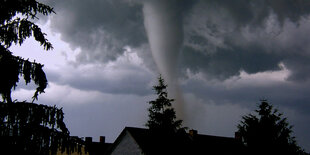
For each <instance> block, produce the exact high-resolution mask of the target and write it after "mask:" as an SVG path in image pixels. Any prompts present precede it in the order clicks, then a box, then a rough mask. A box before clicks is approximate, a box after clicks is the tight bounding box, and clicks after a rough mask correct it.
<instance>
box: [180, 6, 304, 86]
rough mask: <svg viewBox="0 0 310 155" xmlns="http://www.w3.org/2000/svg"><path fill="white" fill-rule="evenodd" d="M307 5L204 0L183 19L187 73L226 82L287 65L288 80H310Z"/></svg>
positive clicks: (184, 63)
mask: <svg viewBox="0 0 310 155" xmlns="http://www.w3.org/2000/svg"><path fill="white" fill-rule="evenodd" d="M307 5H309V2H308V1H299V2H295V1H294V2H293V1H289V0H287V1H272V2H271V1H247V2H244V1H237V2H235V1H234V2H228V1H216V2H213V1H212V2H210V1H200V2H199V3H197V4H196V5H194V7H193V9H192V10H191V11H190V12H189V13H188V14H187V15H186V16H185V20H184V22H185V24H184V32H185V35H184V36H185V42H184V49H183V59H182V63H181V64H182V65H183V72H184V71H186V69H190V70H191V71H193V72H203V73H205V76H206V78H209V79H222V80H225V79H228V78H230V77H233V76H236V75H239V73H240V71H241V70H243V71H245V72H247V73H251V74H255V73H257V72H263V71H276V70H280V69H281V68H279V67H278V65H279V64H280V63H283V64H284V65H285V66H286V67H287V68H288V69H289V70H291V71H292V72H291V73H292V74H291V75H290V77H288V80H293V81H306V80H308V79H309V77H310V76H309V75H308V74H307V73H306V72H305V70H307V69H308V68H309V66H310V64H309V63H308V61H305V60H309V58H310V54H309V46H308V43H309V41H310V40H309V39H308V37H307V36H308V35H309V30H308V29H309V25H310V23H309V20H308V16H309V9H308V8H306V7H304V6H307ZM299 9H300V10H299ZM300 60H301V61H300Z"/></svg>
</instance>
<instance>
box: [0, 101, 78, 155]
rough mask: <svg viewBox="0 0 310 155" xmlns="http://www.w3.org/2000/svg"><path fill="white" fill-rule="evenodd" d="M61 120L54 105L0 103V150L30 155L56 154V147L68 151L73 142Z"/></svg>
mask: <svg viewBox="0 0 310 155" xmlns="http://www.w3.org/2000/svg"><path fill="white" fill-rule="evenodd" d="M63 119H64V113H63V111H62V109H58V108H57V107H55V106H47V105H38V104H34V103H26V102H16V103H14V104H10V103H0V123H1V124H0V137H1V138H0V144H1V147H3V148H2V151H4V150H5V151H4V152H10V154H25V153H26V154H34V155H36V154H38V155H39V154H56V153H57V151H58V150H59V148H61V150H62V151H65V150H66V151H69V150H70V151H72V150H73V148H72V147H76V144H77V139H74V140H73V139H71V137H70V136H69V131H68V129H67V128H66V125H65V123H64V122H63ZM79 147H80V145H79Z"/></svg>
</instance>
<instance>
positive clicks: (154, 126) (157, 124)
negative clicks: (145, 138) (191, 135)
mask: <svg viewBox="0 0 310 155" xmlns="http://www.w3.org/2000/svg"><path fill="white" fill-rule="evenodd" d="M153 88H154V90H155V92H156V95H157V98H156V99H155V100H152V101H150V102H149V104H150V105H151V107H150V108H149V109H148V111H149V120H148V121H147V123H146V126H147V127H149V129H151V130H154V131H164V132H176V131H177V130H178V129H180V128H181V126H182V120H176V113H175V111H174V109H173V108H172V107H171V105H172V102H173V101H174V99H169V98H168V92H167V85H166V84H165V81H164V79H163V78H162V77H161V76H160V77H159V78H158V85H155V86H153Z"/></svg>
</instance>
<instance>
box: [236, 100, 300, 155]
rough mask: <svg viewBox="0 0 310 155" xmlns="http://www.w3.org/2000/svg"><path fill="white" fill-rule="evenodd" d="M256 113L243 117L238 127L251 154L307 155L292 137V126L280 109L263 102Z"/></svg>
mask: <svg viewBox="0 0 310 155" xmlns="http://www.w3.org/2000/svg"><path fill="white" fill-rule="evenodd" d="M255 112H256V115H254V114H248V115H245V116H243V117H242V121H241V122H240V124H239V125H238V132H239V133H240V135H241V137H242V140H243V142H244V144H245V146H246V148H247V149H248V151H249V152H248V153H249V154H253V155H256V154H290V155H306V153H305V152H304V150H302V149H301V148H300V147H299V146H298V145H297V143H296V140H295V137H293V136H292V132H293V130H292V126H291V125H289V123H288V121H287V118H285V117H283V114H282V113H280V112H279V111H278V109H275V108H274V107H273V106H272V105H270V104H269V103H268V102H267V101H266V100H262V101H261V104H259V106H258V109H257V110H255Z"/></svg>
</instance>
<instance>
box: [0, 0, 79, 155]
mask: <svg viewBox="0 0 310 155" xmlns="http://www.w3.org/2000/svg"><path fill="white" fill-rule="evenodd" d="M51 13H54V10H53V8H51V7H49V6H47V5H45V4H42V3H40V2H37V0H0V41H1V42H0V73H1V76H0V94H1V95H2V98H3V102H0V147H1V151H3V152H8V153H10V154H34V155H39V154H40V155H42V154H43V155H45V154H46V155H50V154H52V155H54V154H56V153H57V151H58V149H61V150H62V151H64V150H66V151H67V152H68V153H70V152H72V151H73V150H74V149H75V146H77V144H79V143H81V141H80V140H79V139H78V138H72V137H70V136H69V131H68V129H67V128H66V126H65V123H64V122H63V118H64V116H63V115H64V114H63V112H62V109H58V108H57V107H55V106H53V107H52V106H46V105H39V104H34V103H27V102H16V101H12V98H11V91H12V89H15V87H16V86H17V83H18V81H19V76H23V78H24V80H25V82H26V84H28V83H30V82H31V80H33V81H34V83H35V84H36V85H37V86H38V87H37V88H36V91H35V93H34V95H33V100H32V102H33V101H34V100H35V99H38V95H39V94H40V93H43V92H44V89H45V88H46V86H47V79H46V76H45V73H44V71H43V69H42V68H43V65H42V64H40V63H37V62H35V61H34V62H30V61H28V60H25V59H23V58H21V57H17V56H14V55H13V54H12V52H11V51H10V50H9V47H10V46H11V45H12V44H19V45H21V44H22V43H23V42H24V40H25V39H27V38H29V37H31V36H33V37H34V39H35V40H36V41H38V42H39V43H40V44H41V45H42V46H43V47H44V49H45V50H50V49H52V48H53V46H52V44H51V43H50V42H49V41H48V40H47V39H46V38H45V36H46V34H45V33H43V32H42V31H41V29H40V27H39V26H38V25H36V24H35V23H34V22H32V20H34V19H38V17H37V15H38V14H43V15H49V14H51Z"/></svg>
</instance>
